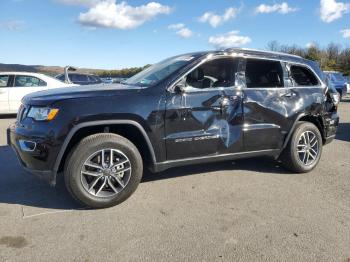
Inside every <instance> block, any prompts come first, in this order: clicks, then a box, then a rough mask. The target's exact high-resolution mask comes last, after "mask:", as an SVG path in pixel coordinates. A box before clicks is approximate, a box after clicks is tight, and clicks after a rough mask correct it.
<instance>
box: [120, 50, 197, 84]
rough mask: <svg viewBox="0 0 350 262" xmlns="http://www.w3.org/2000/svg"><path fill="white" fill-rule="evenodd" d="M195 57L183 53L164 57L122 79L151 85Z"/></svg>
mask: <svg viewBox="0 0 350 262" xmlns="http://www.w3.org/2000/svg"><path fill="white" fill-rule="evenodd" d="M194 59H195V57H194V56H191V55H184V56H176V57H172V58H169V59H166V60H164V61H162V62H160V63H158V64H155V65H152V66H150V67H148V68H146V69H145V70H143V71H142V72H140V73H138V74H136V75H134V76H133V77H131V78H129V79H128V80H126V81H124V82H123V83H124V84H127V85H139V86H146V87H149V86H152V85H155V84H157V83H159V82H160V81H162V80H164V79H166V78H167V77H168V76H170V75H171V74H173V73H175V72H176V71H178V70H179V69H180V68H183V67H184V66H186V65H188V64H189V63H191V62H192V61H193V60H194Z"/></svg>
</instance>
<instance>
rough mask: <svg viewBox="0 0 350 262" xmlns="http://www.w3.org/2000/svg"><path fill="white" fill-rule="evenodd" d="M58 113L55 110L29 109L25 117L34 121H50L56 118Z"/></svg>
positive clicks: (47, 108)
mask: <svg viewBox="0 0 350 262" xmlns="http://www.w3.org/2000/svg"><path fill="white" fill-rule="evenodd" d="M58 111H59V110H58V109H56V108H49V107H31V108H30V109H29V112H28V114H27V117H31V118H33V119H34V120H36V121H51V120H53V119H54V118H55V117H56V115H57V113H58Z"/></svg>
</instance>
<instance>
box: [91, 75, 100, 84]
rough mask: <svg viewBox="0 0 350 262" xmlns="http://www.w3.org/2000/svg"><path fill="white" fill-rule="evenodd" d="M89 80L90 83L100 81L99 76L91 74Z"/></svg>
mask: <svg viewBox="0 0 350 262" xmlns="http://www.w3.org/2000/svg"><path fill="white" fill-rule="evenodd" d="M89 81H90V82H92V83H101V80H100V78H99V77H96V76H92V75H90V76H89Z"/></svg>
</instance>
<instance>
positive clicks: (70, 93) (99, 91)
mask: <svg viewBox="0 0 350 262" xmlns="http://www.w3.org/2000/svg"><path fill="white" fill-rule="evenodd" d="M141 89H142V87H139V86H130V85H124V84H110V85H86V86H70V87H63V88H55V89H49V90H44V91H39V92H35V93H31V94H29V95H26V96H25V97H24V98H23V99H22V103H23V104H30V105H39V106H40V105H49V104H52V103H54V102H57V101H61V100H66V99H74V98H87V97H101V96H114V95H123V94H125V95H126V94H129V93H130V92H137V91H139V90H141Z"/></svg>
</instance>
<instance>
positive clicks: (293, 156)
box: [281, 122, 323, 173]
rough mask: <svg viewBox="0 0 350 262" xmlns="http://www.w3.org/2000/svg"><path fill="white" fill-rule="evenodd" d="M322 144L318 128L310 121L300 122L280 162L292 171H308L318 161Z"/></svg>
mask: <svg viewBox="0 0 350 262" xmlns="http://www.w3.org/2000/svg"><path fill="white" fill-rule="evenodd" d="M322 146H323V144H322V136H321V133H320V131H319V130H318V128H317V127H316V126H315V125H314V124H312V123H309V122H300V123H298V124H297V126H296V128H295V130H294V133H293V135H292V137H291V139H290V141H289V143H288V145H287V147H286V148H285V150H284V151H283V153H282V156H281V160H282V164H283V165H284V166H285V167H286V168H287V169H289V170H291V171H293V172H297V173H306V172H310V171H311V170H313V169H314V168H315V167H316V166H317V164H318V162H319V161H320V158H321V154H322Z"/></svg>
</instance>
